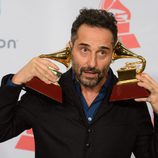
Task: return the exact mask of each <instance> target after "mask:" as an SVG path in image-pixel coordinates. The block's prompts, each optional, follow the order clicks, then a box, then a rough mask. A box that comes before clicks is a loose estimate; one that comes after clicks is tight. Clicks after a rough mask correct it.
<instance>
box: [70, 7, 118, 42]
mask: <svg viewBox="0 0 158 158" xmlns="http://www.w3.org/2000/svg"><path fill="white" fill-rule="evenodd" d="M82 24H87V25H89V26H95V27H100V28H105V29H108V30H110V31H111V32H112V34H113V39H114V44H115V43H116V41H117V21H116V19H115V17H114V15H113V13H111V12H107V11H105V10H101V9H86V8H83V9H81V10H80V14H79V15H78V16H77V18H76V20H75V21H74V22H73V24H72V28H71V41H72V42H74V41H75V40H76V38H77V37H76V36H77V31H78V29H79V27H80V26H81V25H82Z"/></svg>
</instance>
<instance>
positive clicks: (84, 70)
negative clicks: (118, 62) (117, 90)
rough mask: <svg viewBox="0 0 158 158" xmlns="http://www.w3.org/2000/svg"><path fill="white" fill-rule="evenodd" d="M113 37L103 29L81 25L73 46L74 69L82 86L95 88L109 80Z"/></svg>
mask: <svg viewBox="0 0 158 158" xmlns="http://www.w3.org/2000/svg"><path fill="white" fill-rule="evenodd" d="M112 42H113V35H112V33H111V32H110V31H109V30H107V29H103V28H98V27H91V26H88V25H85V24H83V25H81V26H80V28H79V30H78V32H77V38H76V40H75V42H74V43H73V45H72V69H73V71H74V73H75V76H76V79H77V80H78V81H79V82H80V84H81V85H82V86H85V87H89V88H93V87H95V86H97V85H99V84H102V83H104V82H105V81H106V79H107V72H108V69H109V65H110V63H111V59H112V50H113V45H112Z"/></svg>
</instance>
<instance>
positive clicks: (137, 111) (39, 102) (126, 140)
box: [0, 69, 158, 158]
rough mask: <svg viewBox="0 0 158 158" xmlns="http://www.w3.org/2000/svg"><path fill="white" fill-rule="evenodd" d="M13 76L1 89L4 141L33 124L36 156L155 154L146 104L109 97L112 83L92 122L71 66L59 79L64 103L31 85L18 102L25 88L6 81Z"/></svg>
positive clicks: (0, 132)
mask: <svg viewBox="0 0 158 158" xmlns="http://www.w3.org/2000/svg"><path fill="white" fill-rule="evenodd" d="M9 76H10V75H9ZM9 76H5V77H4V78H3V80H2V86H1V88H0V142H3V141H5V140H8V139H10V138H12V137H15V136H17V135H18V134H20V133H21V132H23V131H24V130H26V129H30V128H32V129H33V133H34V138H35V156H36V158H130V156H131V153H132V152H133V153H134V154H135V156H136V157H137V158H152V157H154V155H153V154H154V153H155V149H156V148H155V147H156V146H155V144H154V143H155V142H156V141H155V140H156V138H158V136H157V135H156V132H155V131H157V130H154V129H153V126H152V123H151V118H150V115H149V112H148V109H147V106H146V104H145V103H143V102H142V103H138V102H135V101H134V100H128V101H119V102H109V95H110V93H111V89H112V86H113V85H109V87H108V89H107V93H108V95H107V96H106V98H104V100H103V102H102V104H101V106H100V108H99V110H98V112H97V114H96V116H95V118H94V120H93V122H92V124H90V125H89V124H88V123H87V120H86V117H85V115H84V111H83V109H82V105H81V100H80V97H79V96H77V94H76V92H75V90H74V86H73V82H72V77H71V69H70V70H69V71H68V72H67V73H65V74H63V75H62V77H61V79H60V85H61V87H62V90H63V104H60V103H58V102H55V101H53V100H51V99H49V98H47V97H45V96H42V95H40V94H38V93H37V92H34V91H31V90H28V89H27V92H26V93H25V94H24V95H23V96H22V98H21V99H20V101H17V100H18V97H19V93H20V91H21V87H8V86H6V81H7V80H8V77H9ZM112 80H113V84H114V83H115V82H116V78H115V76H114V75H113V79H112ZM52 93H54V92H52ZM157 133H158V132H157ZM154 137H155V138H154ZM157 140H158V139H157Z"/></svg>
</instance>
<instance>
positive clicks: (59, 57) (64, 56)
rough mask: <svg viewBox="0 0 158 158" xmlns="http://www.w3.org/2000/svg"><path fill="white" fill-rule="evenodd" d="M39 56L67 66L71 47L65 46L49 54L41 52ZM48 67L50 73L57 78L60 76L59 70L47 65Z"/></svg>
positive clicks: (69, 61) (69, 60)
mask: <svg viewBox="0 0 158 158" xmlns="http://www.w3.org/2000/svg"><path fill="white" fill-rule="evenodd" d="M39 57H40V58H48V59H50V60H55V61H58V62H60V63H62V64H64V65H65V66H66V67H67V68H68V67H69V66H70V63H71V49H70V47H68V46H67V47H65V48H64V49H62V50H60V51H57V52H54V53H50V54H41V55H40V56H39ZM49 69H50V70H51V71H52V73H54V75H56V76H57V77H58V78H60V76H61V74H62V73H61V72H59V71H57V70H55V69H53V68H52V67H49Z"/></svg>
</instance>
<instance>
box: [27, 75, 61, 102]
mask: <svg viewBox="0 0 158 158" xmlns="http://www.w3.org/2000/svg"><path fill="white" fill-rule="evenodd" d="M25 86H26V87H28V88H30V89H33V90H35V91H37V92H39V93H41V94H43V95H45V96H47V97H49V98H51V99H53V100H56V101H57V102H60V103H62V89H61V87H60V86H57V85H54V84H46V83H44V82H43V81H41V80H40V79H38V78H37V77H34V78H33V79H32V80H31V81H29V82H27V83H26V84H25Z"/></svg>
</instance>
